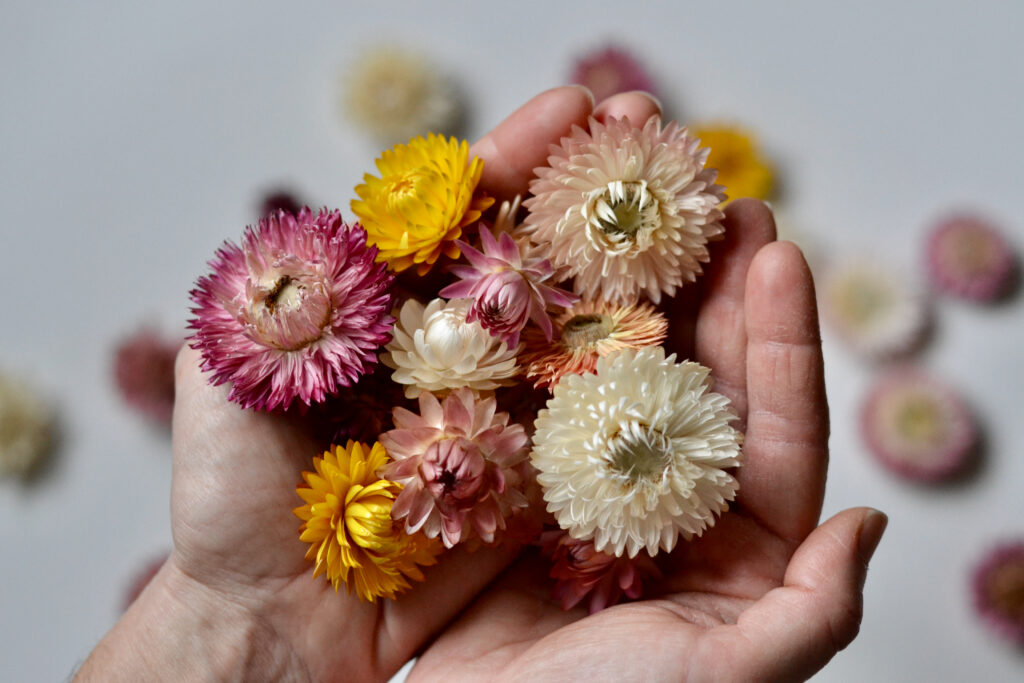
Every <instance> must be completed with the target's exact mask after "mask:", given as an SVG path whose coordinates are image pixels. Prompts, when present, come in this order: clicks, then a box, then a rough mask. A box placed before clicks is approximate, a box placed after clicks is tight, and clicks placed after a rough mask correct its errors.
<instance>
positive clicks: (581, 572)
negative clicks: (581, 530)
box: [541, 530, 661, 614]
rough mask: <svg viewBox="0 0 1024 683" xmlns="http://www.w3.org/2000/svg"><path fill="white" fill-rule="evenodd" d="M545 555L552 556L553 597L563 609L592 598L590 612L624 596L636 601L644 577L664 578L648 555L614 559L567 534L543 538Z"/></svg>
mask: <svg viewBox="0 0 1024 683" xmlns="http://www.w3.org/2000/svg"><path fill="white" fill-rule="evenodd" d="M541 543H542V544H543V548H544V552H545V553H546V554H548V555H551V557H552V560H553V566H552V567H551V572H550V575H551V578H553V579H555V580H556V581H557V583H556V584H555V589H554V597H555V599H556V600H558V601H559V602H560V603H561V605H562V609H564V610H569V609H572V608H573V607H575V606H576V605H577V604H579V602H580V601H581V600H583V598H585V597H587V595H590V602H589V605H588V608H589V612H590V613H591V614H594V613H595V612H600V611H601V610H603V609H604V608H605V607H611V606H612V605H614V604H616V603H617V602H619V600H621V599H622V596H623V595H625V596H626V597H627V598H629V599H631V600H636V599H637V598H639V597H640V595H641V593H642V592H643V580H644V579H645V578H661V572H660V571H659V570H658V567H657V565H655V564H654V561H653V560H652V559H651V557H650V556H649V555H647V554H646V553H639V554H638V555H637V556H636V557H633V558H627V557H615V556H614V555H609V554H607V553H601V552H598V551H597V550H595V549H594V542H593V541H580V540H578V539H575V538H573V537H572V536H570V535H569V534H568V533H566V532H565V531H561V530H559V531H548V532H545V533H544V534H543V535H542V536H541Z"/></svg>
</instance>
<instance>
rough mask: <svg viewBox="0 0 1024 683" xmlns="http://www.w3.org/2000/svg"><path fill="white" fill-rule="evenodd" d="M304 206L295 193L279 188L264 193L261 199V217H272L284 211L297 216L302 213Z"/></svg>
mask: <svg viewBox="0 0 1024 683" xmlns="http://www.w3.org/2000/svg"><path fill="white" fill-rule="evenodd" d="M302 206H303V203H302V202H301V201H299V200H298V199H297V198H296V196H295V193H294V192H292V191H291V190H288V189H285V188H283V187H279V188H275V189H272V190H268V191H266V192H264V193H263V196H262V197H261V198H260V215H261V216H270V215H272V214H277V212H278V211H284V212H285V213H290V214H292V215H293V216H295V215H298V213H299V211H302Z"/></svg>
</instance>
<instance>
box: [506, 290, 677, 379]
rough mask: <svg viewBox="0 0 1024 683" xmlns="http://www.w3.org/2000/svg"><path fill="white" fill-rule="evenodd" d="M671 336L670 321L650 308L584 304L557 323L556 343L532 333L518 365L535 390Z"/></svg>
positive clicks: (527, 336) (590, 302) (643, 305)
mask: <svg viewBox="0 0 1024 683" xmlns="http://www.w3.org/2000/svg"><path fill="white" fill-rule="evenodd" d="M667 333H668V320H666V319H665V316H664V315H663V314H662V313H660V312H659V311H657V310H655V308H654V307H653V306H651V305H650V304H647V303H634V304H631V305H628V306H621V305H619V304H610V303H607V302H605V301H583V302H580V303H578V304H576V305H575V306H573V307H571V308H570V309H569V310H567V311H566V312H565V313H563V314H562V315H561V316H559V317H558V318H557V319H556V320H555V335H554V339H553V340H550V341H549V340H546V339H544V338H543V337H542V336H541V335H540V334H539V331H536V330H531V329H527V330H526V334H525V335H524V337H523V342H524V347H525V348H524V349H523V352H522V353H521V354H520V356H519V364H520V365H521V366H522V367H523V368H524V369H525V371H526V377H527V379H533V382H534V385H535V386H537V387H543V386H552V385H554V384H555V383H557V382H558V380H559V379H560V378H561V377H563V376H565V375H573V374H575V375H580V374H583V373H587V372H593V371H594V368H596V367H597V361H598V359H600V358H602V357H604V356H607V355H609V354H612V353H615V352H616V351H621V350H622V349H639V348H643V347H645V346H657V345H658V344H660V343H661V342H662V341H663V340H664V339H665V335H666V334H667Z"/></svg>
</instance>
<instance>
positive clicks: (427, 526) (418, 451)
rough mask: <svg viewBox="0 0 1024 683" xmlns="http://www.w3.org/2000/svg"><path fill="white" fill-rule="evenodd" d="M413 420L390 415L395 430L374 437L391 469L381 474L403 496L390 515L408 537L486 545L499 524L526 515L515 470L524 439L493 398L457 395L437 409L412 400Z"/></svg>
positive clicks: (430, 400)
mask: <svg viewBox="0 0 1024 683" xmlns="http://www.w3.org/2000/svg"><path fill="white" fill-rule="evenodd" d="M419 404H420V414H419V415H417V414H415V413H413V412H411V411H408V410H405V409H402V408H396V409H395V415H394V418H395V429H393V430H392V431H390V432H386V433H384V434H382V435H381V437H380V440H381V443H383V444H384V446H385V448H387V449H388V453H389V454H390V455H391V457H392V458H394V462H393V463H392V464H390V465H388V466H387V467H385V468H384V469H383V470H381V474H382V475H383V476H385V477H388V478H389V479H393V480H395V481H398V482H400V483H402V484H403V485H404V486H405V488H404V489H403V490H402V493H401V494H400V495H399V497H398V500H397V501H395V507H394V509H393V510H392V515H393V516H394V518H395V519H404V520H405V529H406V531H407V532H409V533H414V532H416V531H422V532H423V533H424V534H426V535H427V536H428V537H430V538H436V537H437V536H438V535H440V536H441V538H442V540H443V541H444V544H445V545H446V546H448V547H449V548H450V547H452V546H454V545H455V544H456V543H459V542H460V541H464V540H467V539H468V538H469V537H470V536H471V535H472V534H473V533H475V534H476V535H477V536H479V537H480V538H481V539H483V540H484V541H485V542H487V543H491V542H493V541H494V540H495V533H496V532H497V531H498V530H499V529H504V528H505V518H506V517H508V516H509V515H510V514H512V512H513V511H514V510H515V509H517V508H522V507H526V504H527V501H526V497H525V496H524V495H523V493H522V492H521V491H520V489H519V485H520V483H521V481H520V475H519V474H518V473H517V471H516V469H515V468H516V466H517V465H519V464H520V463H522V462H524V461H525V460H526V445H527V443H528V441H529V439H528V438H527V436H526V432H524V431H523V428H522V427H521V426H520V425H518V424H509V422H508V413H497V412H495V411H496V409H497V403H496V402H495V400H494V399H493V398H482V399H477V398H476V397H475V396H474V395H473V392H472V391H470V390H469V389H459V390H458V391H454V392H452V393H451V394H449V395H448V396H447V397H446V398H445V399H444V401H443V402H442V401H438V400H437V399H436V398H434V396H432V395H431V394H428V393H426V392H424V393H422V394H420V398H419Z"/></svg>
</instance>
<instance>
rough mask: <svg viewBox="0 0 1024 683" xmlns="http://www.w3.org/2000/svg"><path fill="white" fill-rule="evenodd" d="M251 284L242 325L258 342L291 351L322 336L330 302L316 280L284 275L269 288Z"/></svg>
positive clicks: (264, 285)
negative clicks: (256, 337)
mask: <svg viewBox="0 0 1024 683" xmlns="http://www.w3.org/2000/svg"><path fill="white" fill-rule="evenodd" d="M250 283H251V285H250V286H251V289H250V292H251V299H250V304H249V306H248V310H246V311H243V312H242V322H243V323H249V324H251V325H252V326H253V327H254V328H255V330H256V332H257V334H258V339H259V341H261V342H263V343H265V344H268V345H269V346H273V347H276V348H279V349H283V350H286V351H294V350H296V349H300V348H302V347H304V346H306V345H308V344H310V343H311V342H314V341H316V340H317V339H319V338H320V337H321V336H323V331H324V329H325V328H326V327H327V326H328V325H329V323H330V320H331V299H330V296H329V295H328V294H327V291H326V287H325V286H324V284H323V283H322V282H320V281H319V280H318V279H317V278H315V277H311V276H309V275H303V274H301V273H293V274H286V273H285V274H279V275H278V276H277V277H276V278H275V279H274V280H273V281H272V284H270V285H269V286H267V285H266V284H263V285H260V284H258V283H255V282H252V281H250Z"/></svg>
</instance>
